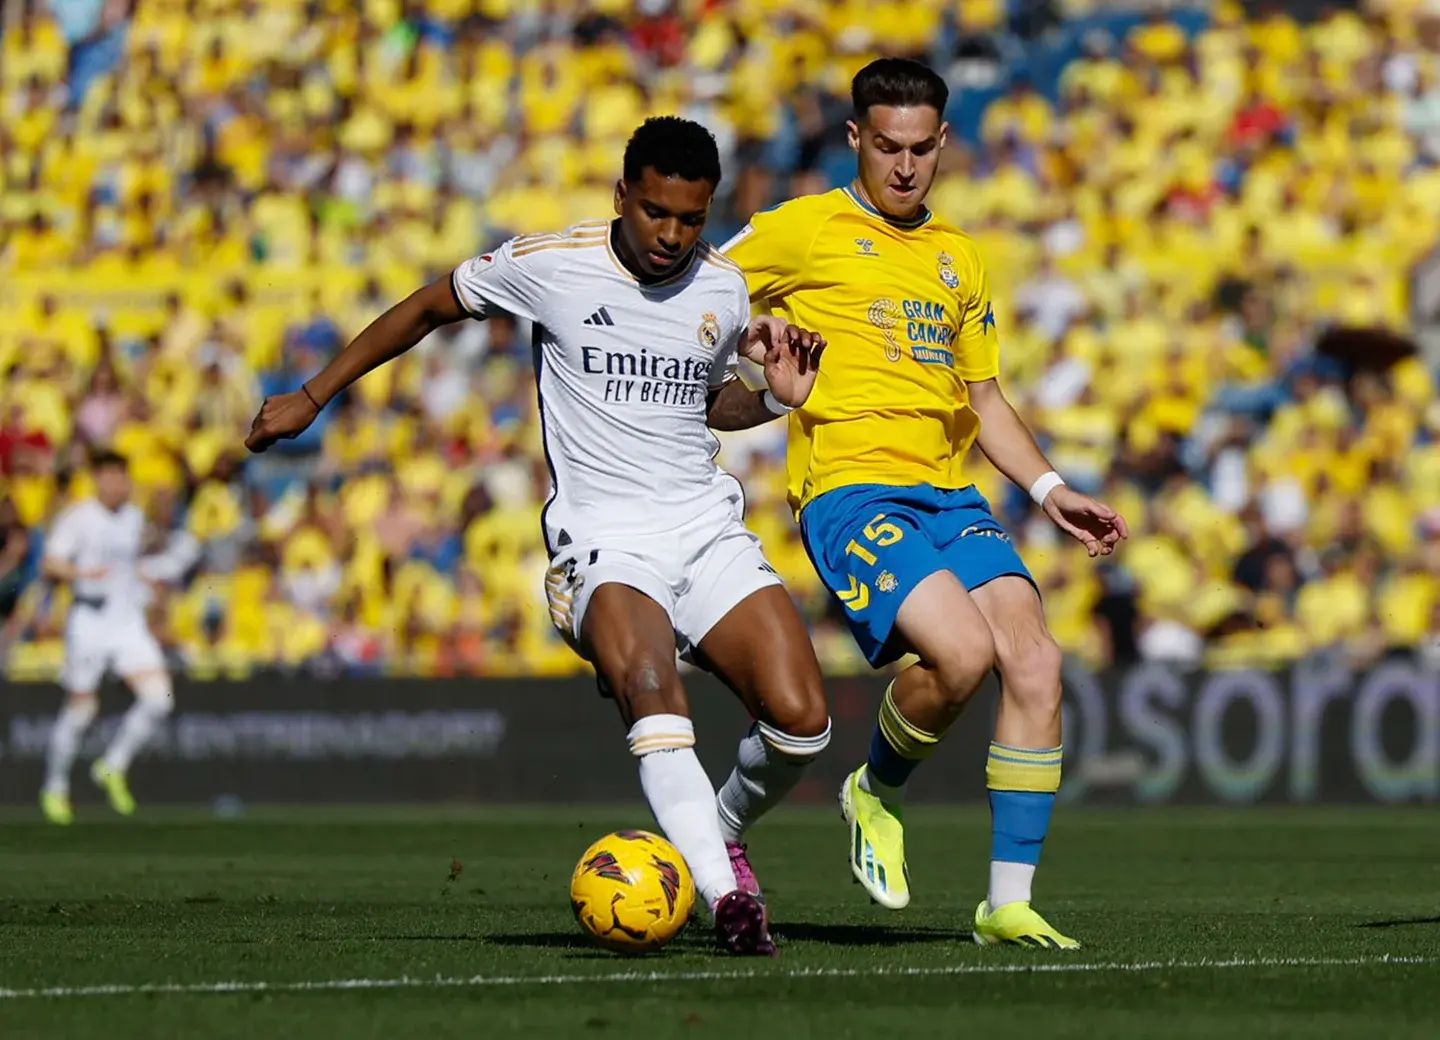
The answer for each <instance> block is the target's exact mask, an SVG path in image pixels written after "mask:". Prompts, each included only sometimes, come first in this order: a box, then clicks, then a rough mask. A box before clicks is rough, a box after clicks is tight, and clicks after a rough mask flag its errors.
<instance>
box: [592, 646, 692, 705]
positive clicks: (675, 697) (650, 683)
mask: <svg viewBox="0 0 1440 1040" xmlns="http://www.w3.org/2000/svg"><path fill="white" fill-rule="evenodd" d="M609 685H610V689H611V691H612V692H613V693H614V695H615V699H616V700H617V701H619V702H620V705H621V707H622V708H623V709H624V710H625V711H626V712H627V715H628V717H630V718H640V717H642V716H645V715H660V714H667V713H674V712H678V713H680V714H684V713H685V704H684V694H683V692H682V691H681V689H680V678H679V675H678V674H677V673H676V671H675V664H674V662H673V661H662V660H661V659H660V658H659V657H657V656H656V655H654V654H651V653H649V652H648V651H642V652H641V653H639V654H636V655H635V657H634V658H633V659H631V660H630V661H627V662H626V663H625V666H624V667H623V668H621V669H619V674H618V675H616V676H615V677H614V678H612V679H611V680H610V683H609Z"/></svg>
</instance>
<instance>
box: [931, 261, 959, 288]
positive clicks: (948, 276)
mask: <svg viewBox="0 0 1440 1040" xmlns="http://www.w3.org/2000/svg"><path fill="white" fill-rule="evenodd" d="M935 263H936V266H937V268H938V269H939V271H940V280H941V281H942V282H944V283H945V288H947V289H951V290H954V289H958V288H960V276H959V275H958V274H956V273H955V258H954V257H953V256H951V255H950V254H949V253H941V254H940V255H939V256H938V257H936V259H935Z"/></svg>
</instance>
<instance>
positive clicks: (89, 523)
mask: <svg viewBox="0 0 1440 1040" xmlns="http://www.w3.org/2000/svg"><path fill="white" fill-rule="evenodd" d="M91 470H92V472H93V473H94V476H95V497H94V498H89V499H86V500H85V501H83V502H79V503H76V504H75V505H74V506H72V507H71V508H70V509H68V510H66V511H65V512H64V513H62V514H61V515H60V517H59V518H58V519H57V520H56V521H55V526H54V528H53V529H52V530H51V532H50V536H49V537H48V538H47V539H46V541H45V548H44V563H43V565H42V571H43V573H44V576H45V577H46V578H48V579H50V580H51V581H56V582H65V583H68V584H69V585H70V588H71V593H72V597H73V598H72V604H71V607H70V614H69V616H68V617H67V618H66V621H65V664H64V666H63V668H62V669H61V675H60V685H61V686H62V687H63V688H64V690H65V707H64V708H63V709H62V710H61V712H60V717H59V718H58V719H56V720H55V728H54V729H53V730H52V731H51V735H50V747H49V750H48V753H47V755H46V760H45V786H44V788H43V789H42V790H41V792H40V807H41V809H42V810H43V811H44V813H45V816H46V818H47V819H48V820H50V822H52V823H59V824H67V823H70V822H71V820H72V819H73V817H74V814H73V812H72V810H71V806H70V767H71V766H72V765H73V764H74V762H75V755H76V753H77V752H78V751H79V749H80V742H81V740H82V739H83V738H84V736H85V731H86V730H87V729H88V728H89V727H90V723H91V722H93V721H94V719H95V713H96V711H97V710H98V708H99V701H98V698H97V693H98V691H99V688H100V681H101V679H103V678H104V677H105V673H106V672H107V671H109V672H113V673H114V674H115V675H117V676H119V677H120V678H121V679H122V680H124V682H125V684H126V685H127V686H129V687H130V690H131V692H132V693H133V694H134V695H135V701H134V703H133V704H132V705H131V706H130V709H129V711H127V712H126V713H125V717H124V719H123V720H122V721H121V723H120V728H119V730H117V731H116V733H115V738H114V739H113V740H112V741H111V742H110V746H109V747H108V748H106V750H105V753H104V754H103V755H102V756H101V757H100V758H98V759H96V760H95V763H94V765H93V766H92V767H91V770H90V777H91V779H92V780H94V781H95V783H96V784H97V785H98V786H99V787H100V788H101V789H102V790H103V791H104V792H105V794H106V795H107V796H108V798H109V800H110V805H111V807H112V808H113V809H114V810H115V811H116V812H118V813H120V814H121V815H123V816H129V815H131V814H132V813H134V811H135V799H134V797H133V796H132V795H131V793H130V785H129V782H128V781H127V779H126V772H127V771H128V770H129V768H130V763H131V761H132V760H133V759H134V757H135V755H136V753H137V752H139V751H140V749H141V748H143V747H144V746H145V744H146V743H147V742H148V741H149V740H150V738H151V736H152V735H153V734H154V732H155V729H156V727H157V726H159V725H160V723H161V722H162V721H164V719H165V717H166V716H167V715H169V714H170V711H171V709H172V708H173V707H174V705H175V697H174V693H173V691H172V689H171V684H170V673H169V672H168V671H167V670H166V668H165V655H164V653H163V652H162V651H161V649H160V644H159V643H157V642H156V641H155V637H154V636H153V635H152V634H151V632H150V629H149V627H148V626H147V624H146V622H145V608H146V607H147V606H148V605H149V604H150V601H151V596H152V586H154V585H157V584H159V583H161V582H164V581H174V580H176V579H178V578H179V577H180V576H181V575H182V574H183V573H184V572H185V571H186V570H187V569H189V567H190V566H191V564H193V563H194V562H195V560H196V558H197V557H198V547H197V546H196V544H195V542H194V540H193V539H191V538H190V537H189V536H188V535H180V536H178V537H176V538H172V539H171V541H170V544H169V545H168V546H167V547H166V548H165V550H164V551H163V552H161V553H157V554H154V555H149V556H146V555H145V554H144V545H145V530H146V521H145V514H144V513H143V512H141V510H140V508H139V507H138V506H136V505H135V504H134V503H132V502H131V501H130V473H129V469H128V467H127V465H126V462H125V459H124V457H123V456H121V455H117V454H115V453H113V452H103V453H101V454H98V455H96V456H95V457H94V458H93V459H92V460H91Z"/></svg>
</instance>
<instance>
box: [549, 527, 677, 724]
mask: <svg viewBox="0 0 1440 1040" xmlns="http://www.w3.org/2000/svg"><path fill="white" fill-rule="evenodd" d="M545 593H546V598H547V599H548V601H549V605H550V618H551V620H552V621H553V622H554V623H555V626H556V627H557V628H558V629H559V630H560V632H561V634H562V635H563V636H564V637H565V638H566V640H567V641H568V642H569V643H570V644H571V646H573V647H574V648H575V649H576V651H577V652H578V653H579V654H580V656H581V657H583V658H585V659H586V660H587V661H589V662H590V663H591V664H593V665H594V666H595V671H596V673H597V674H598V678H599V683H600V689H601V691H602V692H603V693H604V694H606V695H607V696H610V697H613V698H614V699H615V702H616V705H617V706H618V707H619V709H620V716H621V718H622V719H624V721H625V724H626V725H627V726H628V725H633V724H634V722H635V720H636V719H639V718H644V717H645V716H647V715H661V714H681V715H688V714H689V705H688V703H687V702H686V700H685V690H684V687H683V686H682V685H681V684H680V676H679V673H678V672H677V671H676V669H675V628H674V622H673V621H672V619H671V610H672V609H673V607H672V603H673V594H672V591H671V585H670V582H669V581H668V580H667V577H666V575H665V574H664V573H663V572H662V569H661V565H660V563H659V562H658V561H652V560H648V559H646V558H645V557H643V556H640V555H638V554H635V553H629V552H625V551H623V550H619V549H615V548H610V547H601V548H594V547H571V548H570V549H567V550H566V551H565V552H563V553H560V554H557V555H556V557H555V559H554V560H553V561H552V563H551V566H550V569H549V571H548V572H547V573H546V576H545Z"/></svg>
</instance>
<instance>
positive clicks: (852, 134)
mask: <svg viewBox="0 0 1440 1040" xmlns="http://www.w3.org/2000/svg"><path fill="white" fill-rule="evenodd" d="M845 137H846V139H847V140H848V141H849V142H850V150H851V151H852V152H858V151H859V150H860V124H859V123H857V122H855V120H853V119H847V120H845Z"/></svg>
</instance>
